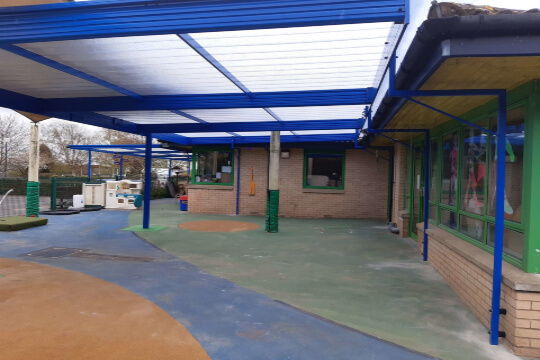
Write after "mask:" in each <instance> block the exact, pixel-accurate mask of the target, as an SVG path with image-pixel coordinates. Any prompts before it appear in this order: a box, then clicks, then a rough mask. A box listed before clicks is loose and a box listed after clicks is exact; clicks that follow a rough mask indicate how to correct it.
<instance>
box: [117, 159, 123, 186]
mask: <svg viewBox="0 0 540 360" xmlns="http://www.w3.org/2000/svg"><path fill="white" fill-rule="evenodd" d="M123 172H124V155H120V176H119V177H118V178H119V179H120V180H122V177H123V175H122V173H123Z"/></svg>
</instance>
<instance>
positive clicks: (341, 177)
mask: <svg viewBox="0 0 540 360" xmlns="http://www.w3.org/2000/svg"><path fill="white" fill-rule="evenodd" d="M317 157H319V158H324V157H328V158H341V174H337V177H336V178H335V179H329V181H335V183H336V184H337V186H313V185H308V181H309V179H308V178H309V175H308V170H309V164H308V162H309V159H310V158H317ZM303 174H304V175H303V188H304V189H335V190H344V189H345V152H344V151H325V150H321V151H317V150H304V169H303ZM329 178H330V176H329Z"/></svg>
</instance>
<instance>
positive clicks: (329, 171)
mask: <svg viewBox="0 0 540 360" xmlns="http://www.w3.org/2000/svg"><path fill="white" fill-rule="evenodd" d="M306 184H307V186H329V187H338V188H340V187H342V186H343V155H340V154H308V155H307V161H306Z"/></svg>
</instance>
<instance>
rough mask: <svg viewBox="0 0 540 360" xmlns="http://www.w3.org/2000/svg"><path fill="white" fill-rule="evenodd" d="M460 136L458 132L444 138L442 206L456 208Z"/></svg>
mask: <svg viewBox="0 0 540 360" xmlns="http://www.w3.org/2000/svg"><path fill="white" fill-rule="evenodd" d="M458 154H459V135H458V133H457V132H454V133H452V134H448V135H446V136H445V137H444V138H443V144H442V188H441V204H446V205H450V206H456V191H457V176H458Z"/></svg>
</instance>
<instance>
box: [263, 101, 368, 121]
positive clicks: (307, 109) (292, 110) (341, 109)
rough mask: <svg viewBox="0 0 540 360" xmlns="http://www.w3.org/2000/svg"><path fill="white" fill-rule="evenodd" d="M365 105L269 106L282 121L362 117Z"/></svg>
mask: <svg viewBox="0 0 540 360" xmlns="http://www.w3.org/2000/svg"><path fill="white" fill-rule="evenodd" d="M364 109H365V105H338V106H304V107H281V108H271V109H270V110H272V112H274V113H275V114H276V115H277V116H278V117H279V118H280V119H281V120H283V121H301V120H344V119H359V118H361V117H362V113H363V112H364Z"/></svg>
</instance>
